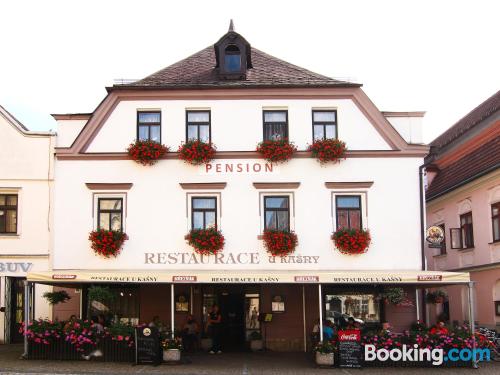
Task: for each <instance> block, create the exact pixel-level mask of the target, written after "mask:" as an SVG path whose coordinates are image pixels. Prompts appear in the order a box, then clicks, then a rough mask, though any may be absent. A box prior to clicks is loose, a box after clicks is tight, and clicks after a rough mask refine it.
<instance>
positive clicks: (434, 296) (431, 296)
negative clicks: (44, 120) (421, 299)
mask: <svg viewBox="0 0 500 375" xmlns="http://www.w3.org/2000/svg"><path fill="white" fill-rule="evenodd" d="M446 297H448V294H447V293H446V291H444V290H441V289H438V290H434V291H431V292H427V294H426V295H425V301H426V302H427V303H433V304H436V303H443V302H444V301H446Z"/></svg>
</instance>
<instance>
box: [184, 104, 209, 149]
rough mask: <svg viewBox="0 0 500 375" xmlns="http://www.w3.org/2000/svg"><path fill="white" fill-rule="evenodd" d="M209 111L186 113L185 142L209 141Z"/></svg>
mask: <svg viewBox="0 0 500 375" xmlns="http://www.w3.org/2000/svg"><path fill="white" fill-rule="evenodd" d="M210 117H211V115H210V111H186V140H188V141H190V140H195V141H201V142H205V143H210V141H211V128H210Z"/></svg>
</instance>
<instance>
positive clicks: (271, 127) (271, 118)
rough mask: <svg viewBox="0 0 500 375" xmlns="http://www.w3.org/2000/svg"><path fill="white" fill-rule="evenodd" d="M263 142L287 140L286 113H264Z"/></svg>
mask: <svg viewBox="0 0 500 375" xmlns="http://www.w3.org/2000/svg"><path fill="white" fill-rule="evenodd" d="M263 115H264V141H279V140H283V139H288V111H264V113H263Z"/></svg>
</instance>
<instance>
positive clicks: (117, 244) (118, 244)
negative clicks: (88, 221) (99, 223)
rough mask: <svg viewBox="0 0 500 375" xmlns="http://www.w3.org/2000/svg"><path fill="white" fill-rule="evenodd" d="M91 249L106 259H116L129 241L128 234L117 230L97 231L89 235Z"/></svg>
mask: <svg viewBox="0 0 500 375" xmlns="http://www.w3.org/2000/svg"><path fill="white" fill-rule="evenodd" d="M89 240H90V242H91V244H92V245H91V247H92V249H93V250H94V251H95V253H96V254H99V255H102V256H104V257H106V258H109V257H110V256H114V257H116V256H117V255H118V254H119V253H120V250H121V248H122V245H123V242H125V241H126V240H128V236H127V234H126V233H123V232H120V231H117V230H106V229H102V228H100V229H97V230H94V231H92V232H90V234H89Z"/></svg>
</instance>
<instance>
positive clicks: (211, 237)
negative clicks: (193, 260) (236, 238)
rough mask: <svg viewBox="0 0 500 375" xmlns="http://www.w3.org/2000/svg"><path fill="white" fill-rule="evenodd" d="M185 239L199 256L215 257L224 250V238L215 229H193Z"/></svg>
mask: <svg viewBox="0 0 500 375" xmlns="http://www.w3.org/2000/svg"><path fill="white" fill-rule="evenodd" d="M185 238H186V240H187V241H188V243H189V245H191V246H192V247H193V249H194V251H195V252H196V253H198V254H202V255H214V254H217V253H218V252H219V251H221V250H222V249H223V248H224V241H225V239H224V236H223V235H222V232H221V231H219V230H217V229H215V228H208V229H191V231H190V232H189V233H188V234H187V235H186V237H185Z"/></svg>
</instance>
